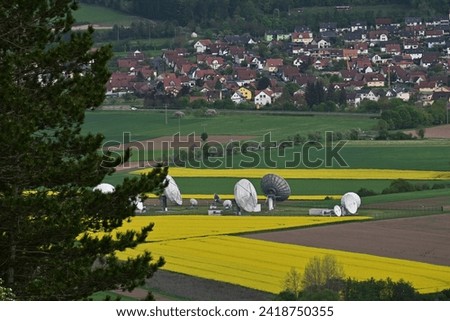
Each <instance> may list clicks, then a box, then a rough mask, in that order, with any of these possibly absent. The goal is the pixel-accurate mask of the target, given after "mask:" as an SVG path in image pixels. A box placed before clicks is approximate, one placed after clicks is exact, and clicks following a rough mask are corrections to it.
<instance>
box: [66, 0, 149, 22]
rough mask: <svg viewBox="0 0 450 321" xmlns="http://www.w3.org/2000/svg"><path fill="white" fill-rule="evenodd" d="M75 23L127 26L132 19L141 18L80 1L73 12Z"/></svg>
mask: <svg viewBox="0 0 450 321" xmlns="http://www.w3.org/2000/svg"><path fill="white" fill-rule="evenodd" d="M74 16H75V20H76V23H77V24H86V23H89V24H98V25H101V26H110V27H112V26H114V25H115V24H116V25H124V26H129V25H130V24H131V23H132V22H133V21H136V20H139V19H142V18H138V17H133V16H130V15H127V14H124V13H122V12H120V11H116V10H112V9H108V8H105V7H101V6H95V5H90V4H86V3H81V4H80V5H79V8H78V10H76V11H75V12H74Z"/></svg>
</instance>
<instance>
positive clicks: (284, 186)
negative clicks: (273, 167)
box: [261, 174, 291, 211]
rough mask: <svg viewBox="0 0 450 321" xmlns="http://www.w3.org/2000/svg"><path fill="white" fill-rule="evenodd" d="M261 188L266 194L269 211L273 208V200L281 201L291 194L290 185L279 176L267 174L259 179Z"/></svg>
mask: <svg viewBox="0 0 450 321" xmlns="http://www.w3.org/2000/svg"><path fill="white" fill-rule="evenodd" d="M261 189H262V190H263V192H264V194H265V195H266V196H267V201H268V203H269V211H271V210H273V209H274V201H278V202H282V201H285V200H287V199H288V198H289V196H290V195H291V187H290V186H289V184H288V182H287V181H286V180H285V179H284V178H283V177H281V176H278V175H275V174H267V175H264V177H263V178H262V179H261Z"/></svg>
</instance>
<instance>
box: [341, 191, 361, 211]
mask: <svg viewBox="0 0 450 321" xmlns="http://www.w3.org/2000/svg"><path fill="white" fill-rule="evenodd" d="M341 205H342V207H343V208H344V209H345V211H346V212H348V213H349V214H356V212H358V208H359V206H360V205H361V198H360V197H359V196H358V194H356V193H353V192H350V193H345V194H344V195H343V196H342V198H341Z"/></svg>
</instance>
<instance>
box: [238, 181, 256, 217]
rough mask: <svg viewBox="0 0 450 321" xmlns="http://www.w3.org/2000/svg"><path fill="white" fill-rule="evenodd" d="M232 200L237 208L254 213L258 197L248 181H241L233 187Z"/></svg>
mask: <svg viewBox="0 0 450 321" xmlns="http://www.w3.org/2000/svg"><path fill="white" fill-rule="evenodd" d="M234 199H235V201H236V204H237V206H238V207H239V208H242V209H243V210H244V211H246V212H255V210H256V209H257V205H258V195H257V194H256V189H255V186H253V184H252V182H250V181H249V180H248V179H245V178H244V179H241V180H240V181H238V182H237V183H236V185H234Z"/></svg>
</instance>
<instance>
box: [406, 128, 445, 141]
mask: <svg viewBox="0 0 450 321" xmlns="http://www.w3.org/2000/svg"><path fill="white" fill-rule="evenodd" d="M406 133H407V134H412V135H413V136H417V133H416V131H415V130H408V131H406ZM425 138H450V125H440V126H435V127H429V128H425Z"/></svg>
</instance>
